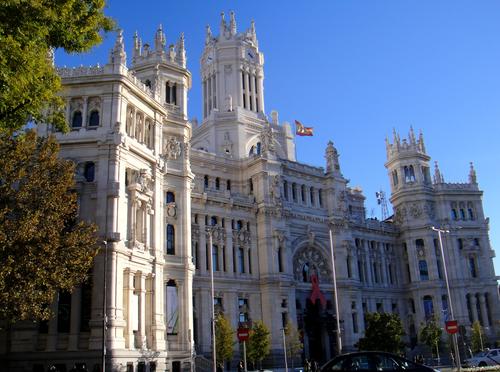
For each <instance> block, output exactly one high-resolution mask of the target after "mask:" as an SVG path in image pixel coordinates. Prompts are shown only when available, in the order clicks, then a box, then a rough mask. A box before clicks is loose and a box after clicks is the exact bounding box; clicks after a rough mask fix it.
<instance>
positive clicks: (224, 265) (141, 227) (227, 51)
mask: <svg viewBox="0 0 500 372" xmlns="http://www.w3.org/2000/svg"><path fill="white" fill-rule="evenodd" d="M263 65H264V56H263V54H262V52H260V50H259V45H258V40H257V37H256V32H255V25H254V24H253V22H252V23H251V25H250V27H249V28H248V29H247V30H245V31H243V32H239V33H238V31H237V27H236V20H235V18H234V14H232V13H231V14H230V19H229V21H228V22H227V21H226V20H225V18H224V15H222V17H221V22H220V28H219V35H218V36H214V35H213V34H212V31H211V29H210V27H207V30H206V41H205V49H204V51H203V55H202V57H201V66H202V69H201V74H202V90H203V109H202V112H203V119H202V121H201V123H200V124H198V123H197V122H196V121H192V122H189V121H188V119H187V102H188V101H187V92H188V89H189V88H190V85H191V75H190V73H189V71H188V70H187V69H186V53H185V49H184V38H183V36H182V35H181V36H180V38H179V39H178V41H177V43H176V44H175V45H172V46H170V47H169V48H167V47H166V39H165V35H164V33H163V30H162V28H161V27H160V28H159V29H158V31H157V33H156V35H155V37H154V47H153V46H150V45H149V44H146V43H145V44H142V41H141V40H140V38H139V37H138V36H137V35H136V36H135V37H134V45H133V55H132V64H131V66H130V67H127V63H126V53H125V47H124V42H123V38H122V36H121V33H120V34H119V35H118V38H117V41H116V44H115V47H114V49H113V50H112V52H111V54H110V59H109V61H108V63H107V64H106V65H104V66H102V67H101V66H95V67H80V68H73V69H67V68H63V69H60V70H59V72H60V74H61V76H62V78H63V85H64V91H63V96H64V98H65V99H66V102H67V106H66V107H67V117H68V121H69V123H70V125H71V131H70V132H69V133H67V134H62V133H55V135H56V136H57V138H58V140H59V142H60V143H61V147H62V156H64V157H66V158H68V159H72V160H73V161H74V162H75V163H76V164H77V177H76V178H77V190H78V192H79V195H80V199H79V200H80V214H81V217H82V218H83V219H86V220H91V221H95V222H96V223H97V224H98V226H99V228H100V234H101V236H102V240H103V241H106V242H107V251H108V260H107V267H106V270H105V268H104V255H102V254H101V255H100V256H98V257H97V258H96V262H95V266H94V268H93V271H92V275H91V278H90V280H89V282H88V283H85V284H83V285H82V286H81V287H79V288H77V289H76V290H75V291H74V292H73V293H72V294H60V295H59V298H58V301H56V302H55V303H54V305H53V310H54V312H55V313H56V314H58V315H57V316H56V317H54V319H53V320H51V321H49V322H48V323H47V324H38V325H37V324H32V323H26V324H18V325H16V326H15V327H14V328H13V330H12V331H11V332H10V333H9V334H8V335H6V334H4V335H3V341H2V343H1V345H2V346H1V347H2V348H1V349H0V352H1V356H2V358H3V359H4V360H3V363H4V365H9V366H10V367H9V368H11V369H12V370H19V371H21V370H26V371H28V370H29V371H42V370H46V369H47V367H48V366H49V365H50V364H59V365H65V366H66V368H71V367H72V366H73V363H75V362H76V363H86V365H87V368H89V369H91V368H96V370H98V368H100V367H99V366H100V363H101V361H100V360H101V359H100V358H101V357H102V340H103V338H102V325H103V283H104V280H103V273H104V271H105V272H106V283H107V304H106V308H107V310H106V315H107V332H106V334H107V336H106V349H107V365H108V366H109V367H112V370H117V371H132V370H134V371H147V370H149V371H153V370H161V371H164V370H169V371H173V372H177V371H180V370H191V368H192V367H193V365H192V361H193V356H194V355H195V353H196V354H197V355H205V356H207V357H209V355H210V353H211V311H212V299H211V294H210V262H213V270H214V277H215V279H214V281H215V296H214V297H215V299H214V301H215V306H216V310H217V311H220V312H223V313H224V314H225V315H226V316H227V317H228V318H229V319H230V321H231V324H232V326H233V327H235V328H236V327H238V325H239V324H241V323H245V324H248V323H250V322H251V321H255V320H263V321H264V322H265V324H266V325H267V326H268V327H269V329H270V330H271V347H272V355H271V357H270V359H269V364H270V365H271V364H273V363H275V364H281V362H280V360H281V359H279V358H281V357H282V342H283V341H282V332H281V330H282V328H283V326H284V324H285V322H286V321H290V322H292V323H293V324H295V325H296V326H298V328H299V329H301V330H302V331H303V334H304V346H305V356H306V357H307V358H313V359H316V360H319V361H324V360H327V359H328V358H330V357H332V356H333V355H334V350H335V349H336V341H335V332H336V321H335V319H336V314H335V311H334V306H333V305H332V304H333V303H334V299H333V280H332V266H331V260H330V244H329V243H330V241H329V231H332V235H333V249H334V252H335V268H336V276H337V285H338V298H339V313H340V315H339V316H340V321H341V335H342V340H343V345H344V350H352V349H353V348H354V344H355V343H356V342H357V340H358V339H359V338H360V337H362V336H363V330H364V317H363V314H365V313H367V312H375V311H379V312H395V313H398V314H399V316H400V317H401V319H402V321H403V323H404V326H405V329H406V332H407V334H408V339H407V341H408V342H412V341H413V342H414V341H415V337H416V333H417V332H418V329H419V326H420V324H421V323H423V322H425V320H426V319H428V318H429V317H431V316H432V315H434V316H435V317H437V318H438V319H439V321H440V322H441V323H442V322H443V321H444V319H445V317H446V314H447V308H448V305H447V297H446V287H445V282H444V269H445V268H446V269H447V273H448V276H449V278H450V286H451V293H452V300H453V307H454V312H455V317H456V318H457V319H458V321H459V323H460V324H462V325H464V326H465V327H466V328H467V329H470V325H471V323H472V321H474V320H479V321H480V322H481V323H482V324H483V326H484V327H485V330H486V335H487V336H491V337H493V336H494V335H495V334H496V333H497V331H498V330H499V329H498V321H499V320H500V306H499V305H500V304H499V300H498V292H497V282H496V277H495V273H494V269H493V263H492V257H493V256H494V252H493V250H492V248H491V246H490V243H489V239H488V219H487V218H485V216H484V213H483V208H482V201H481V196H482V191H480V190H479V188H478V184H477V178H476V174H475V171H474V169H473V167H472V165H471V169H470V173H469V182H467V183H461V184H459V183H446V182H444V178H443V176H442V174H441V173H440V171H439V169H438V166H437V164H436V165H435V170H434V177H431V172H430V165H429V162H430V156H429V155H427V152H426V149H425V146H424V139H423V136H422V135H421V134H420V135H419V136H416V135H415V134H414V133H413V130H411V131H410V134H409V137H408V138H407V139H402V140H401V139H400V137H399V135H398V134H397V133H394V138H393V140H392V141H389V140H387V143H386V147H387V163H386V164H385V165H386V168H387V169H388V176H389V178H390V180H391V187H392V190H391V191H392V192H391V197H390V201H391V203H392V205H393V209H394V211H395V213H394V216H392V217H390V218H388V219H386V220H384V221H378V220H375V219H367V218H366V217H365V209H364V199H365V197H364V196H363V194H362V191H361V190H360V189H358V188H351V187H349V185H348V180H347V179H346V178H345V177H344V176H343V174H342V169H341V167H340V163H339V155H338V152H337V149H336V148H335V147H334V145H333V143H332V142H329V143H328V144H327V146H326V149H325V159H326V166H325V168H323V167H313V166H309V165H306V164H302V163H300V162H298V161H297V160H296V158H295V144H294V135H293V133H292V129H291V126H290V124H289V123H287V122H280V121H279V118H278V113H277V112H275V111H273V112H271V114H270V119H269V118H268V116H267V115H266V114H265V111H264V108H265V106H264V85H263V79H264V70H263ZM39 132H40V135H47V134H48V133H51V132H53V131H52V128H51V127H50V126H48V125H40V127H39ZM214 226H215V227H214ZM432 226H437V227H445V228H447V229H448V230H449V231H450V232H449V233H447V234H444V241H443V244H444V250H445V257H442V255H441V253H440V249H439V242H438V240H437V239H438V236H437V233H436V232H435V231H433V230H432V229H431V227H432ZM208 227H210V228H211V229H212V231H213V232H212V239H213V249H212V257H210V256H209V252H210V249H209V246H208V241H209V238H208V235H207V228H208ZM445 259H446V265H445V264H444V260H445ZM311 278H313V280H312V282H313V283H312V282H311ZM316 279H318V282H319V284H318V285H317V286H315V283H316ZM318 291H319V292H318ZM312 292H316V294H317V295H318V297H322V296H323V297H324V299H325V301H324V303H323V304H322V301H320V300H318V301H314V303H313V301H311V294H312ZM7 340H8V342H7ZM239 357H240V356H239V348H238V346H235V359H239ZM23 368H24V369H23Z"/></svg>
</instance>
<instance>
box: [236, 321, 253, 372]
mask: <svg viewBox="0 0 500 372" xmlns="http://www.w3.org/2000/svg"><path fill="white" fill-rule="evenodd" d="M236 335H237V336H238V340H239V341H240V342H243V366H244V367H245V372H247V341H248V338H249V337H250V329H248V328H245V327H240V328H238V331H237V332H236Z"/></svg>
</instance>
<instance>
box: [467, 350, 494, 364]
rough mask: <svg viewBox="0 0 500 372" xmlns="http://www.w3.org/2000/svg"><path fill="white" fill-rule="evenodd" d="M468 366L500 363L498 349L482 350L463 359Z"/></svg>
mask: <svg viewBox="0 0 500 372" xmlns="http://www.w3.org/2000/svg"><path fill="white" fill-rule="evenodd" d="M465 364H466V365H467V366H468V367H486V366H496V365H500V349H490V350H485V351H482V352H480V353H478V354H476V355H474V356H473V357H472V358H469V359H467V360H465Z"/></svg>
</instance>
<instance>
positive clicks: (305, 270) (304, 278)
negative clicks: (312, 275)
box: [302, 262, 309, 283]
mask: <svg viewBox="0 0 500 372" xmlns="http://www.w3.org/2000/svg"><path fill="white" fill-rule="evenodd" d="M302 281H303V282H304V283H307V282H308V281H309V262H306V263H305V264H304V266H302Z"/></svg>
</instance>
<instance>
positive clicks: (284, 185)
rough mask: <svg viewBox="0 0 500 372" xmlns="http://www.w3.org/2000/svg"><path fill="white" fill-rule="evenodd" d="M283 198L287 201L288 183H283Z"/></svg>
mask: <svg viewBox="0 0 500 372" xmlns="http://www.w3.org/2000/svg"><path fill="white" fill-rule="evenodd" d="M283 197H284V198H285V200H288V182H287V181H283Z"/></svg>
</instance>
